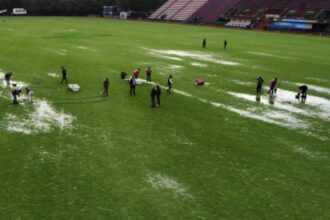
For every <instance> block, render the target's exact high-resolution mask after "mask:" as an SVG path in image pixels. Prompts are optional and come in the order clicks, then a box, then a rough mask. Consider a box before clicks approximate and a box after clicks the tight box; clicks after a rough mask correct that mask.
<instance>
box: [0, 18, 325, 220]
mask: <svg viewBox="0 0 330 220" xmlns="http://www.w3.org/2000/svg"><path fill="white" fill-rule="evenodd" d="M4 19H5V20H6V22H2V23H0V32H1V33H2V34H1V35H0V41H1V43H0V51H1V53H0V81H1V83H0V123H1V124H0V133H1V139H0V170H1V173H2V178H1V181H0V189H1V190H0V216H1V218H3V219H253V220H255V219H328V218H329V215H330V212H329V210H330V206H329V202H328V201H329V200H330V188H329V184H328V183H329V182H330V176H329V173H330V166H329V164H330V150H329V145H330V142H329V139H330V94H329V91H330V76H329V73H330V65H329V63H330V62H329V55H330V54H329V51H330V39H329V38H323V37H321V38H320V37H312V36H296V35H288V34H273V33H262V32H250V31H242V30H229V29H220V28H214V27H199V26H190V25H178V24H159V23H153V22H136V21H119V20H108V19H95V18H61V17H58V18H52V17H43V18H36V17H35V18H34V17H17V18H7V17H4ZM203 38H207V42H208V44H207V48H202V45H201V43H202V39H203ZM225 39H226V40H227V41H228V48H227V50H224V49H223V47H222V45H223V41H224V40H225ZM61 66H64V67H65V68H66V69H67V72H68V81H69V83H76V84H78V85H79V86H80V87H81V91H80V92H79V93H72V92H70V91H69V90H68V87H67V85H66V84H61V83H60V81H61ZM148 66H151V68H152V71H153V72H152V76H151V77H152V82H151V83H146V81H141V82H144V83H143V84H142V85H138V86H137V95H136V96H130V95H129V90H128V89H129V88H128V83H127V81H126V80H121V79H120V72H122V71H124V72H127V73H128V74H129V75H130V74H131V72H132V71H133V69H135V68H141V74H140V76H141V77H142V79H145V69H146V68H147V67H148ZM7 72H13V73H14V74H13V77H12V80H13V82H12V85H11V86H10V87H7V86H6V83H5V82H4V75H5V73H7ZM169 74H172V75H173V82H174V84H173V90H172V93H171V94H168V93H167V92H166V83H167V78H168V76H169ZM258 76H263V78H264V79H265V84H264V89H263V93H262V95H261V97H260V100H259V101H257V99H256V94H255V86H256V78H257V77H258ZM107 77H108V78H109V79H110V93H109V97H106V98H105V97H103V96H102V95H101V94H102V82H103V81H104V79H105V78H107ZM198 77H201V78H202V79H204V80H205V82H206V83H205V86H202V87H197V86H195V85H194V82H195V80H196V79H197V78H198ZM274 77H278V78H279V86H278V90H277V93H276V95H274V96H269V95H268V91H267V90H268V84H269V82H270V81H271V80H272V79H273V78H274ZM13 84H15V86H13ZM157 84H158V85H160V86H161V88H162V95H161V105H160V107H158V108H155V109H153V108H150V104H151V103H150V91H151V87H152V86H155V85H157ZM301 84H307V85H308V86H309V91H308V96H307V100H306V102H305V103H301V102H300V101H299V100H297V99H295V95H296V93H297V92H298V88H297V87H298V86H299V85H301ZM26 87H29V88H31V89H32V90H33V91H34V103H33V104H31V103H29V102H28V100H27V95H26V93H25V88H26ZM15 88H16V89H22V93H21V97H20V99H19V102H20V103H19V104H18V105H13V104H12V103H11V102H12V100H11V99H12V97H11V91H12V90H13V89H15Z"/></svg>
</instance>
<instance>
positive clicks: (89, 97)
mask: <svg viewBox="0 0 330 220" xmlns="http://www.w3.org/2000/svg"><path fill="white" fill-rule="evenodd" d="M101 97H104V96H100V95H97V96H87V97H79V98H55V99H54V100H83V99H94V98H101Z"/></svg>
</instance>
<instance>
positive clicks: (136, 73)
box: [133, 68, 140, 79]
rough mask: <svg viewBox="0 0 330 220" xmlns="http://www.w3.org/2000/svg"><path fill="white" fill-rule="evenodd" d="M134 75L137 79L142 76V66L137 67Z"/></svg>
mask: <svg viewBox="0 0 330 220" xmlns="http://www.w3.org/2000/svg"><path fill="white" fill-rule="evenodd" d="M133 76H134V78H135V79H138V78H139V76H140V68H137V69H135V70H134V71H133Z"/></svg>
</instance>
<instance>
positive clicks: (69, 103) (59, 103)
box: [52, 99, 107, 105]
mask: <svg viewBox="0 0 330 220" xmlns="http://www.w3.org/2000/svg"><path fill="white" fill-rule="evenodd" d="M105 101H107V100H106V99H102V100H94V101H88V102H52V104H53V105H87V104H96V103H101V102H105Z"/></svg>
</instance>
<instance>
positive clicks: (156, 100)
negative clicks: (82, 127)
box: [5, 38, 308, 108]
mask: <svg viewBox="0 0 330 220" xmlns="http://www.w3.org/2000/svg"><path fill="white" fill-rule="evenodd" d="M206 45H207V40H206V38H204V39H203V40H202V46H203V48H206ZM227 45H228V42H227V40H224V42H223V47H224V49H226V48H227ZM140 71H141V69H140V68H136V69H134V70H133V72H132V75H131V76H130V77H129V79H128V84H129V94H130V95H131V96H135V95H136V86H137V85H138V84H140V83H142V82H144V81H143V80H141V79H140ZM61 73H62V78H61V83H62V84H63V83H65V84H67V83H68V79H67V70H66V69H65V67H64V66H62V67H61ZM12 75H13V73H12V72H9V73H7V74H5V81H6V85H7V87H10V85H11V84H10V81H11V77H12ZM127 76H128V74H127V73H126V72H121V73H120V77H121V79H123V80H124V79H126V77H127ZM145 76H146V82H147V83H151V82H152V80H151V76H152V69H151V67H150V66H148V67H147V68H146V70H145ZM256 80H257V86H256V100H257V101H260V97H261V93H262V87H263V84H264V79H263V78H262V76H259V77H258V78H257V79H256ZM194 84H195V85H196V86H203V85H204V84H205V82H204V80H203V79H202V78H201V77H198V78H197V79H196V80H195V83H194ZM166 86H167V93H169V94H170V93H171V90H172V86H173V76H172V74H170V75H169V76H168V78H167V83H166ZM109 87H110V81H109V78H106V79H105V80H104V81H103V93H102V94H103V96H105V97H107V96H109ZM277 87H278V78H277V77H275V78H274V79H272V80H271V81H270V83H269V90H268V94H269V96H270V98H271V97H274V95H276V92H277ZM12 88H13V91H12V93H11V94H12V97H13V104H18V99H19V97H20V93H21V92H22V90H21V88H18V87H17V86H16V84H12ZM298 89H299V92H298V93H297V95H296V96H295V98H296V99H298V100H301V101H302V102H305V101H306V99H307V90H308V86H307V85H301V86H299V87H298ZM25 91H26V94H27V97H28V101H29V102H30V103H33V95H34V93H33V91H32V89H31V88H29V87H27V88H25ZM161 93H162V91H161V87H160V86H159V85H154V86H153V87H152V89H151V92H150V97H151V107H153V108H154V107H158V106H160V96H161Z"/></svg>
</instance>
